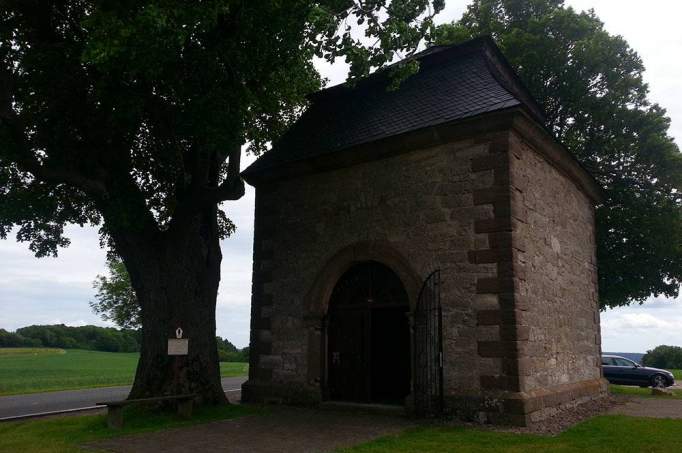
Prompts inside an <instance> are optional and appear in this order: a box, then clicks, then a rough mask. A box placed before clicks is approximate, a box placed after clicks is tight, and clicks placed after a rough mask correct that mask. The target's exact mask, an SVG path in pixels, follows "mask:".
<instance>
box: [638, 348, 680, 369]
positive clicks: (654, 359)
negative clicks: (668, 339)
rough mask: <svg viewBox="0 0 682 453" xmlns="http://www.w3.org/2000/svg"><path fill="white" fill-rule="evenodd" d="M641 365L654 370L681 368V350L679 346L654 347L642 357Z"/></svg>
mask: <svg viewBox="0 0 682 453" xmlns="http://www.w3.org/2000/svg"><path fill="white" fill-rule="evenodd" d="M642 364H643V365H645V366H651V367H654V368H664V369H671V368H674V369H680V368H682V348H681V347H679V346H665V345H661V346H656V347H655V348H654V349H652V350H650V351H647V352H646V354H644V357H642Z"/></svg>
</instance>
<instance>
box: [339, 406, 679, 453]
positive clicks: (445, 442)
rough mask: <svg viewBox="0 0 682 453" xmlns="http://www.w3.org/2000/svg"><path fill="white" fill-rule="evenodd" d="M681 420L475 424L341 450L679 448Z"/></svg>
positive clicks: (520, 452) (431, 452) (517, 452)
mask: <svg viewBox="0 0 682 453" xmlns="http://www.w3.org/2000/svg"><path fill="white" fill-rule="evenodd" d="M681 433H682V420H668V419H653V418H634V417H626V416H617V415H610V416H601V417H595V418H593V419H590V420H588V421H585V422H582V423H580V424H578V425H576V426H574V427H573V428H571V429H569V430H568V431H566V432H564V433H562V434H560V435H558V436H556V437H546V436H536V435H530V434H513V433H500V432H491V431H484V430H477V429H472V428H459V427H458V428H446V427H429V428H417V429H412V430H408V431H406V432H404V433H402V434H399V435H396V436H388V437H384V438H381V439H378V440H375V441H372V442H368V443H365V444H362V445H359V446H356V447H352V448H347V449H342V450H338V452H339V453H341V452H343V453H389V452H390V453H408V452H409V453H413V452H419V453H435V452H438V453H445V452H448V453H449V452H453V453H454V452H457V453H460V452H462V453H464V452H466V453H480V452H486V453H493V452H494V453H497V452H502V453H525V452H548V451H551V452H581V453H590V452H595V453H605V452H619V453H621V452H622V453H629V452H633V453H634V452H637V453H639V452H664V453H669V452H674V451H680V445H681V444H682V434H681Z"/></svg>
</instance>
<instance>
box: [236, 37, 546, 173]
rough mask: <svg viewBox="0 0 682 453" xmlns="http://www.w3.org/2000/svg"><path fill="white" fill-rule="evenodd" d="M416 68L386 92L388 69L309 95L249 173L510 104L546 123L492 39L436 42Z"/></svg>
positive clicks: (263, 170)
mask: <svg viewBox="0 0 682 453" xmlns="http://www.w3.org/2000/svg"><path fill="white" fill-rule="evenodd" d="M412 58H415V59H417V60H418V61H419V63H420V69H419V72H418V73H417V74H414V75H413V76H411V77H409V78H408V79H407V80H405V81H404V82H403V83H402V84H401V85H400V87H399V89H397V90H393V91H391V90H388V89H387V88H388V84H389V82H390V78H389V76H388V71H385V70H384V71H378V72H377V73H375V74H373V75H371V76H369V77H367V78H366V79H364V80H362V81H360V82H358V83H357V84H356V85H355V86H349V85H347V84H342V85H337V86H334V87H331V88H327V89H324V90H321V91H319V92H317V93H314V94H313V95H311V96H310V101H311V104H310V106H309V107H308V109H307V110H306V111H305V113H303V115H302V116H301V117H300V118H299V120H298V121H297V122H296V123H295V124H294V125H292V127H291V128H290V129H289V130H288V131H287V132H286V133H285V134H284V135H283V136H282V138H281V139H280V140H279V141H278V142H277V143H275V144H274V146H273V148H272V150H270V151H268V152H267V153H265V154H264V155H263V156H262V157H260V158H259V159H258V160H257V161H256V162H254V163H253V164H252V165H251V166H249V167H248V168H247V169H246V170H244V172H243V176H244V177H245V178H246V179H249V177H250V176H254V175H256V174H261V173H263V172H267V171H268V170H271V169H274V168H276V167H279V166H281V165H283V164H289V163H292V162H296V161H302V160H306V159H309V158H312V157H317V156H321V155H323V154H327V153H333V152H335V151H339V150H342V149H347V148H350V147H353V146H356V145H360V144H364V143H369V142H372V141H376V140H379V139H382V138H387V137H391V136H395V135H398V134H402V133H405V132H409V131H414V130H417V129H421V128H425V127H429V126H435V125H438V124H442V123H447V122H452V121H456V120H461V119H465V118H470V117H473V116H477V115H481V114H484V113H488V112H494V111H498V110H504V109H508V108H512V107H525V109H526V110H527V111H528V113H530V114H531V116H532V117H534V118H535V119H536V121H538V122H539V123H540V124H544V116H543V113H542V110H541V109H540V108H539V107H538V105H537V104H536V103H535V101H534V100H533V98H532V97H531V96H530V94H529V93H528V91H527V90H526V89H525V88H524V87H523V84H522V83H521V82H520V81H519V79H518V77H517V76H516V74H515V73H514V72H513V70H512V69H511V68H510V66H509V64H508V63H507V62H506V60H505V59H504V56H502V54H501V52H500V51H499V49H498V48H497V46H496V45H495V44H494V42H493V41H492V40H490V39H489V38H478V39H475V40H472V41H468V42H466V43H464V44H460V45H457V46H434V47H431V48H428V49H426V50H425V51H423V52H421V53H419V54H417V55H415V56H413V57H412Z"/></svg>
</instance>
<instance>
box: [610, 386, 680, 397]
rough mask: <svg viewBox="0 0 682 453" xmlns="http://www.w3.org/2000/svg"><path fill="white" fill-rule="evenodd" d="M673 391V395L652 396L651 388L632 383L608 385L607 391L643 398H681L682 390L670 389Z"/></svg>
mask: <svg viewBox="0 0 682 453" xmlns="http://www.w3.org/2000/svg"><path fill="white" fill-rule="evenodd" d="M670 390H671V391H672V392H673V396H654V395H652V394H651V388H649V387H647V388H641V387H635V386H632V385H613V384H611V385H609V391H610V392H611V393H613V394H614V395H631V396H640V397H644V398H674V399H682V390H679V389H670Z"/></svg>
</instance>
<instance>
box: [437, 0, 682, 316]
mask: <svg viewBox="0 0 682 453" xmlns="http://www.w3.org/2000/svg"><path fill="white" fill-rule="evenodd" d="M479 35H491V36H492V37H493V38H494V39H495V40H496V41H497V43H498V44H499V46H500V47H501V49H502V51H503V52H504V54H505V56H506V57H507V59H508V60H509V61H510V63H511V64H512V65H513V66H514V67H515V68H516V70H517V72H518V73H519V75H520V77H521V79H522V80H523V81H524V82H525V84H526V85H527V87H528V88H529V89H530V91H531V93H533V95H534V96H535V98H536V99H537V100H538V101H539V102H540V104H541V105H542V106H544V109H545V111H546V114H547V119H548V123H547V126H548V127H549V128H550V130H551V131H553V132H554V134H555V135H556V137H557V138H558V139H559V140H561V141H562V142H563V143H564V144H565V145H566V146H567V147H568V148H569V149H570V150H571V151H572V152H573V153H575V155H576V157H577V158H578V159H579V160H580V162H581V163H582V164H583V165H584V166H585V167H586V168H587V169H588V170H590V171H591V173H592V174H593V175H594V176H595V177H596V179H597V180H598V181H599V183H600V184H601V185H602V187H603V188H604V189H605V195H606V200H605V203H604V204H603V205H601V206H599V207H598V209H597V227H598V231H597V237H598V261H599V290H600V302H601V305H602V307H615V306H619V305H627V304H630V303H632V302H634V301H639V302H642V301H644V300H645V299H647V298H648V297H649V296H651V295H652V294H653V295H659V294H662V295H665V296H668V297H674V296H676V295H677V294H678V290H679V287H680V283H681V282H682V196H681V195H680V194H681V193H682V192H681V190H682V155H681V154H680V152H679V149H678V147H677V145H676V144H675V143H674V142H673V140H672V139H671V138H670V137H669V136H668V128H669V126H670V120H669V119H668V118H667V117H666V116H665V110H664V109H663V108H661V107H660V106H658V105H656V104H651V103H650V102H649V101H648V100H647V93H648V87H647V85H646V84H645V83H644V82H643V79H642V73H643V72H644V66H643V64H642V61H641V59H640V58H639V56H638V55H637V53H636V52H635V51H634V50H632V49H631V48H630V47H629V45H628V43H627V42H626V41H625V40H624V39H623V38H622V37H621V36H612V35H610V34H609V33H608V32H606V30H604V27H603V24H602V22H601V21H600V20H599V19H598V18H597V16H596V15H595V14H594V12H593V11H588V12H581V13H578V12H576V11H574V10H573V9H572V8H570V7H565V6H564V1H563V0H532V1H524V2H520V1H513V0H474V1H473V3H472V4H471V5H470V6H469V7H468V9H467V11H466V12H465V14H464V16H463V17H462V19H461V20H460V21H459V22H457V23H452V24H446V25H443V26H440V27H439V28H438V30H437V32H436V34H435V42H436V43H439V44H444V43H453V42H461V41H464V40H467V39H470V38H472V37H475V36H479Z"/></svg>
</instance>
